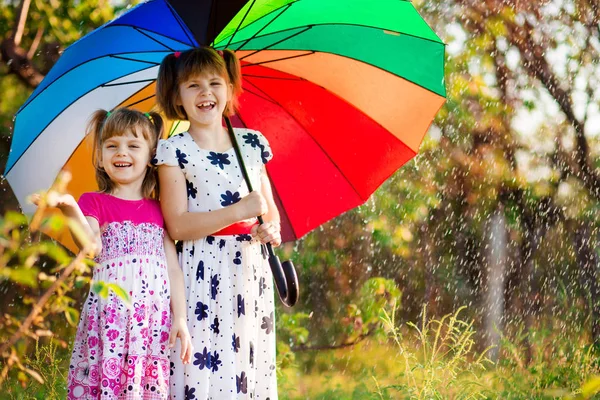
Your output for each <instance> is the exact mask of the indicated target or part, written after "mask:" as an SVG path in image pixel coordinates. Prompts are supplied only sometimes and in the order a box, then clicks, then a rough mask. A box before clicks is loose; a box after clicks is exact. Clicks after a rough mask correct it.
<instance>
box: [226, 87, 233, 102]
mask: <svg viewBox="0 0 600 400" xmlns="http://www.w3.org/2000/svg"><path fill="white" fill-rule="evenodd" d="M232 98H233V85H232V84H231V83H229V84H227V101H230V100H231V99H232Z"/></svg>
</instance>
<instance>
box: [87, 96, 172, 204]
mask: <svg viewBox="0 0 600 400" xmlns="http://www.w3.org/2000/svg"><path fill="white" fill-rule="evenodd" d="M136 127H138V128H140V129H139V130H140V131H141V132H142V135H143V137H144V140H146V142H147V143H148V147H149V148H150V159H152V158H153V156H154V153H155V151H156V145H157V143H158V139H160V138H161V137H162V132H163V120H162V118H161V117H160V115H159V114H158V113H155V112H150V113H145V114H143V113H141V112H139V111H136V110H131V109H128V108H118V109H116V110H114V111H112V112H108V111H106V110H98V111H96V112H94V113H93V114H92V117H91V118H90V122H89V123H88V126H87V130H86V135H88V137H89V138H90V140H91V142H92V163H93V164H94V169H95V170H96V182H97V183H98V189H99V190H100V192H103V193H112V191H113V190H114V188H115V185H114V183H113V182H112V181H111V180H110V177H109V176H108V174H107V173H106V171H105V170H104V168H102V166H101V165H100V160H101V159H102V144H103V143H104V142H105V141H106V140H107V139H110V138H112V137H115V136H124V135H127V134H128V133H131V134H133V135H134V136H135V137H138V135H137V132H136V129H135V128H136ZM142 196H143V197H145V198H158V180H157V178H156V167H153V166H148V168H146V176H144V181H143V182H142Z"/></svg>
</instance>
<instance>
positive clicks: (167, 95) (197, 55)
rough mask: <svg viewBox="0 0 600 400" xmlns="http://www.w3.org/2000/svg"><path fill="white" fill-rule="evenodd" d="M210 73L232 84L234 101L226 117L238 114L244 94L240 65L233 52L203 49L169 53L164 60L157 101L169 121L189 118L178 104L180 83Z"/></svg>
mask: <svg viewBox="0 0 600 400" xmlns="http://www.w3.org/2000/svg"><path fill="white" fill-rule="evenodd" d="M221 54H222V55H221ZM206 72H212V73H215V74H217V75H220V76H222V77H223V78H225V81H226V82H227V83H228V84H231V86H232V88H233V90H232V96H231V100H230V101H229V102H228V104H227V105H226V106H225V111H224V112H223V114H225V115H227V116H232V115H233V114H235V112H236V111H237V109H238V105H239V104H238V96H239V95H240V94H241V93H242V71H241V69H240V62H239V60H238V58H237V56H236V55H235V53H234V52H233V51H231V50H223V51H220V50H219V52H217V50H215V49H213V48H212V47H207V46H203V47H198V48H194V49H190V50H186V51H184V52H181V53H179V52H177V53H173V54H169V55H167V56H166V57H165V58H164V59H163V60H162V63H161V64H160V68H159V70H158V79H157V80H156V99H157V103H158V105H159V107H160V108H161V110H162V111H163V112H164V114H165V116H166V117H167V118H169V119H174V120H175V119H182V120H187V119H188V118H187V114H186V113H185V110H184V109H183V106H179V105H177V101H178V99H179V84H180V83H182V82H185V81H187V80H188V79H190V78H191V77H193V76H196V75H200V74H202V73H206Z"/></svg>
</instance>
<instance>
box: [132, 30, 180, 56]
mask: <svg viewBox="0 0 600 400" xmlns="http://www.w3.org/2000/svg"><path fill="white" fill-rule="evenodd" d="M133 29H135V30H136V31H138V32H139V33H141V34H142V35H144V36H146V37H147V38H148V39H150V40H153V41H155V42H156V43H158V44H160V45H161V46H164V47H166V48H167V49H169V50H170V51H175V50H174V49H172V48H171V47H170V46H167V45H166V44H165V43H161V42H159V41H158V40H156V39H155V38H153V37H152V36H150V35H148V34H147V33H146V32H144V31H143V30H142V29H140V28H138V27H137V26H134V27H133Z"/></svg>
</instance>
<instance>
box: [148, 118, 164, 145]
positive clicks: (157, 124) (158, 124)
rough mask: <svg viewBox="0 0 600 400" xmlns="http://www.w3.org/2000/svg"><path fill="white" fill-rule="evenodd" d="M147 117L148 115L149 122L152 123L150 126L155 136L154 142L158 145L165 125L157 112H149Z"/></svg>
mask: <svg viewBox="0 0 600 400" xmlns="http://www.w3.org/2000/svg"><path fill="white" fill-rule="evenodd" d="M147 115H148V118H150V122H151V123H152V126H153V127H154V133H155V135H156V142H157V143H158V141H159V140H160V139H162V136H163V131H164V127H165V123H164V121H163V119H162V117H161V116H160V114H159V113H157V112H154V111H151V112H149V113H147Z"/></svg>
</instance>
